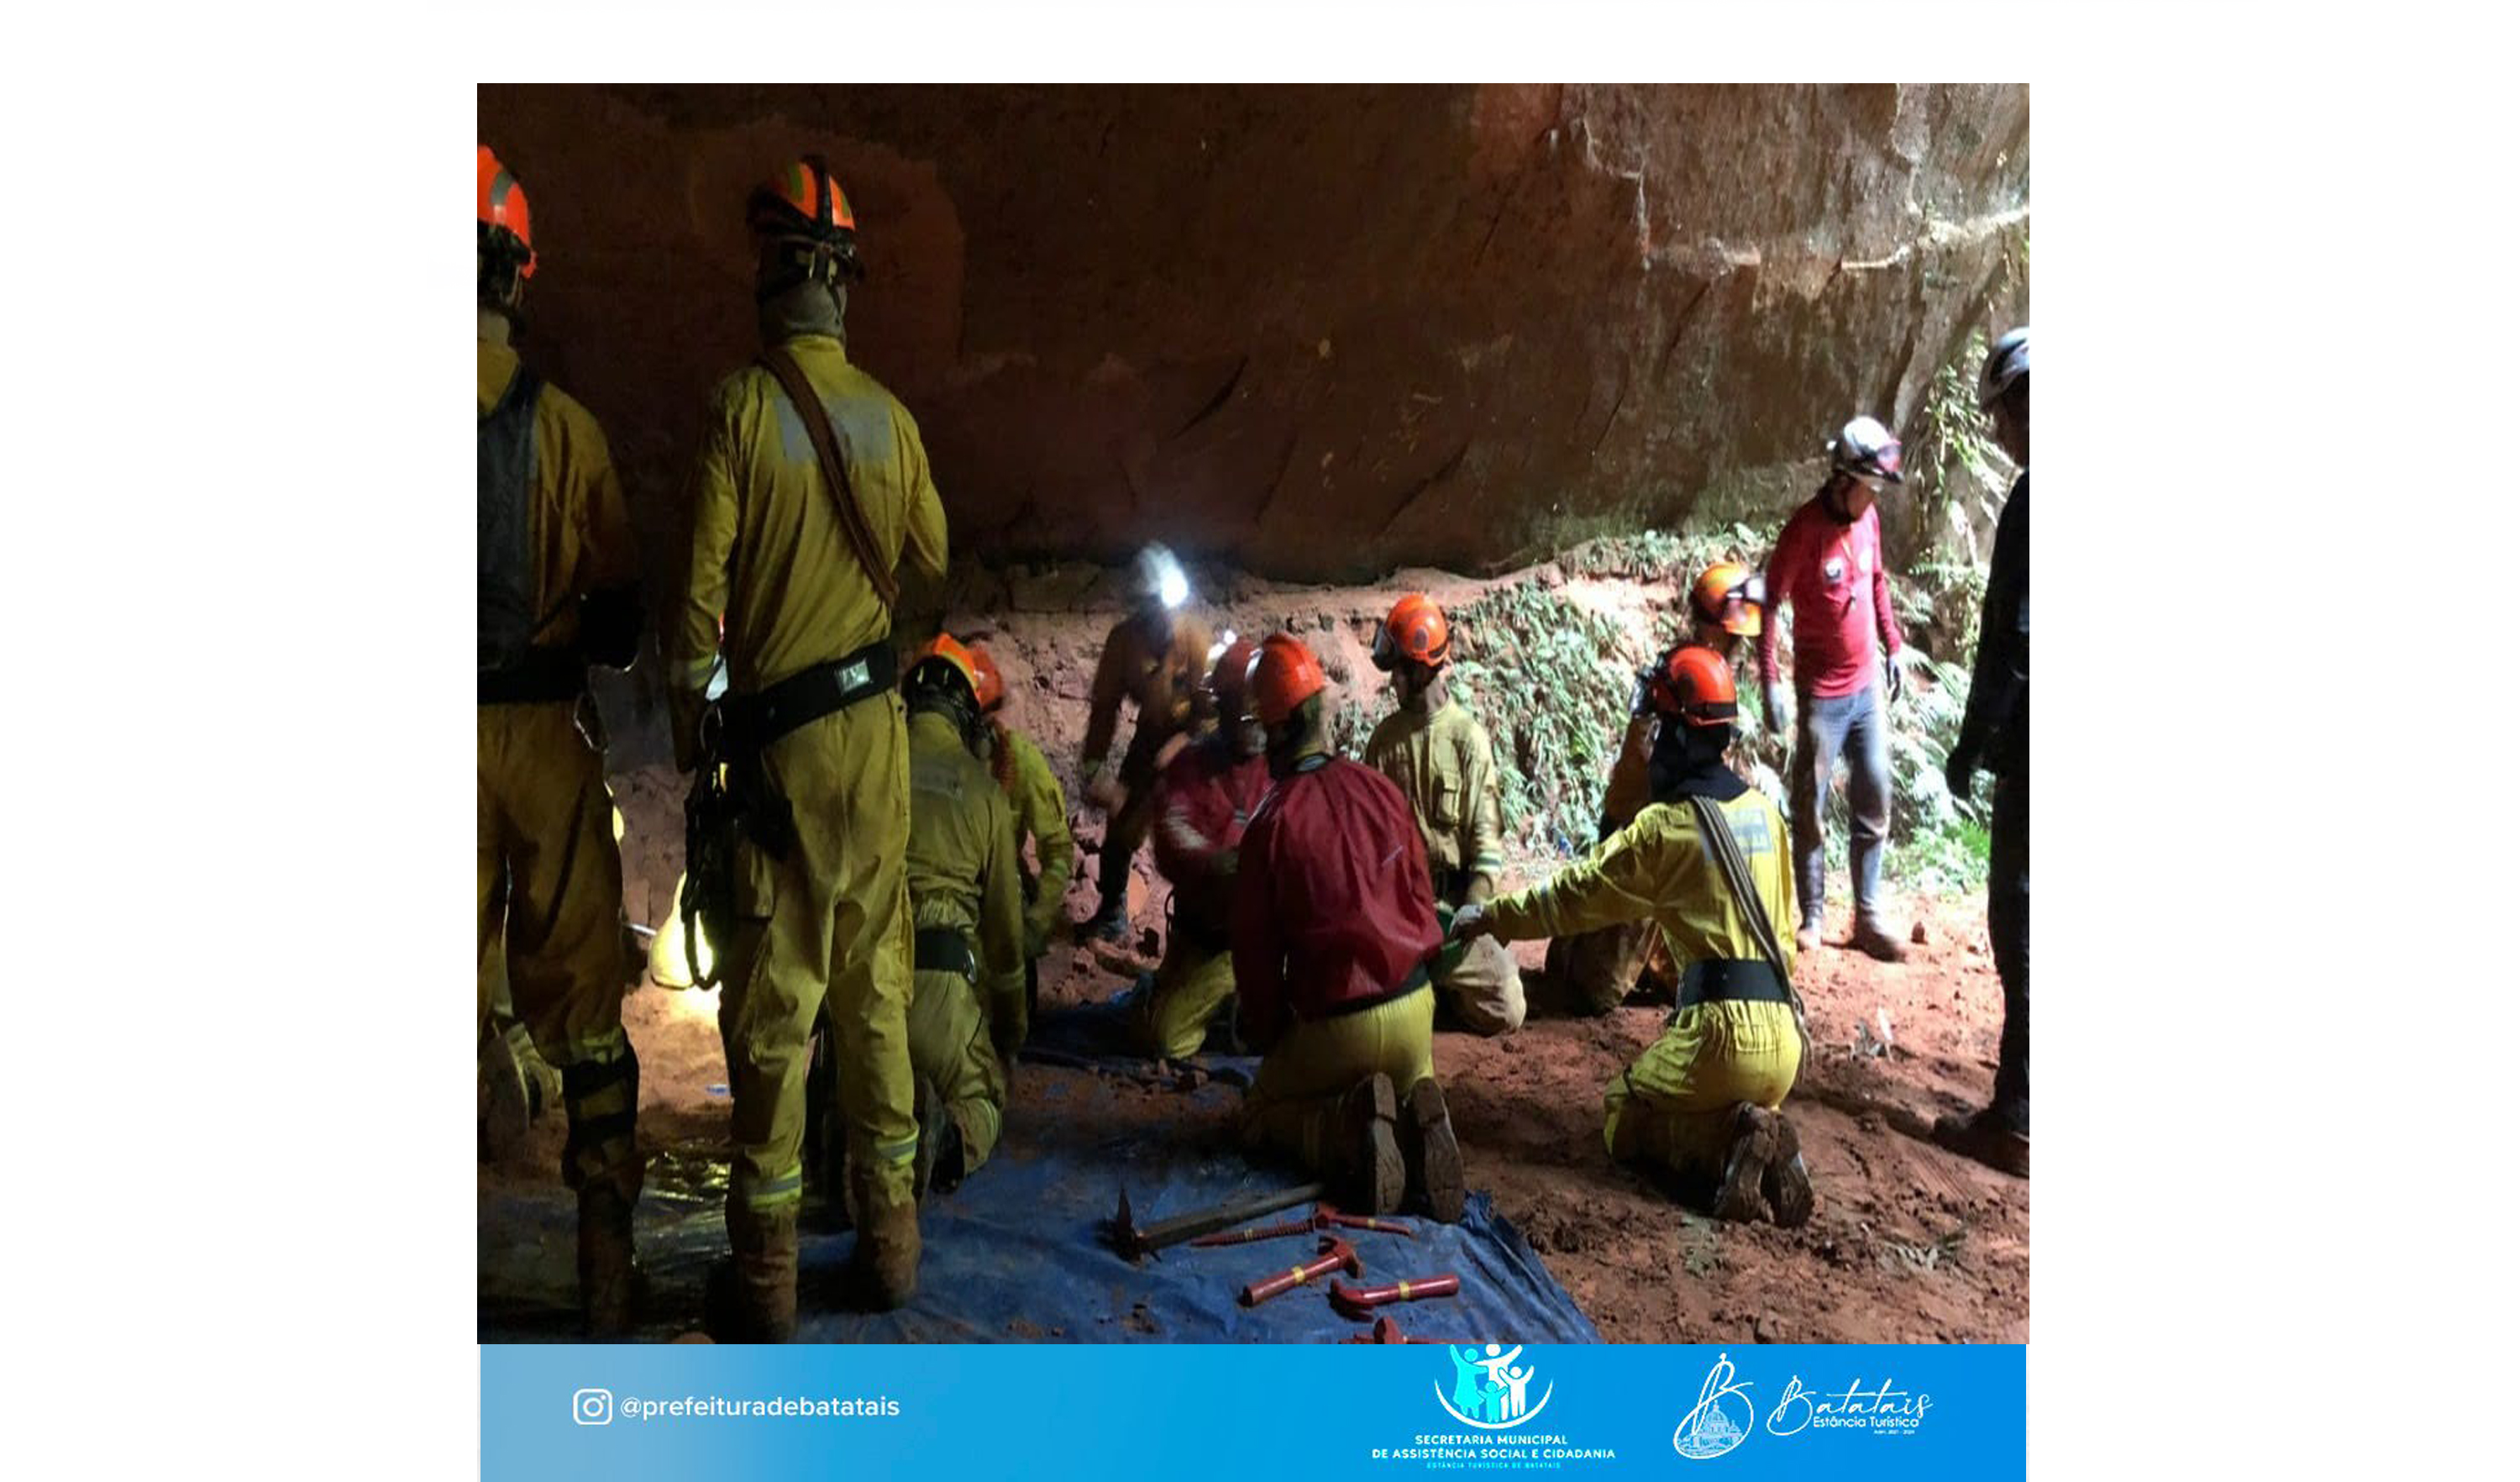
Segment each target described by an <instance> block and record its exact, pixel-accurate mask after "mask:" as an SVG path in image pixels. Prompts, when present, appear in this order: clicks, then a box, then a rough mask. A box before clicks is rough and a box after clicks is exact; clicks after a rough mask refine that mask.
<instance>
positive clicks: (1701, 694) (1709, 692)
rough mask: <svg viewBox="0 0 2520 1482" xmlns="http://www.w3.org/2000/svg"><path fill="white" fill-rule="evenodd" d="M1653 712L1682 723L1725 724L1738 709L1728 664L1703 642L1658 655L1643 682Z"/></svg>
mask: <svg viewBox="0 0 2520 1482" xmlns="http://www.w3.org/2000/svg"><path fill="white" fill-rule="evenodd" d="M1645 699H1646V702H1647V703H1649V704H1651V705H1652V706H1653V708H1654V710H1655V712H1656V713H1658V714H1661V715H1664V716H1667V717H1670V718H1672V719H1675V720H1678V721H1679V722H1680V723H1681V724H1683V725H1685V726H1729V725H1731V724H1733V716H1734V715H1735V714H1736V713H1738V711H1739V708H1740V706H1739V703H1738V701H1737V697H1736V696H1735V695H1734V694H1733V665H1732V662H1731V661H1730V660H1728V659H1727V658H1725V656H1724V655H1723V654H1721V653H1718V652H1716V651H1714V650H1712V649H1710V648H1707V647H1706V646H1705V645H1703V644H1682V645H1681V646H1680V647H1679V648H1676V649H1674V650H1672V651H1670V652H1669V653H1666V654H1664V655H1663V656H1662V662H1661V663H1659V664H1656V665H1655V666H1654V676H1653V679H1652V681H1651V682H1650V683H1648V684H1647V685H1646V686H1645Z"/></svg>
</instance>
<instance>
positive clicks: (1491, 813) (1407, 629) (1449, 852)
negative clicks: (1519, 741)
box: [1365, 592, 1523, 1035]
mask: <svg viewBox="0 0 2520 1482" xmlns="http://www.w3.org/2000/svg"><path fill="white" fill-rule="evenodd" d="M1452 657H1453V635H1452V630H1451V628H1450V627H1449V626H1448V625H1447V624H1446V623H1445V621H1444V611H1443V609H1442V608H1441V607H1438V606H1435V604H1434V603H1433V602H1432V601H1430V600H1429V599H1427V598H1426V597H1425V596H1423V595H1421V594H1419V593H1416V592H1412V593H1410V594H1409V595H1408V596H1406V597H1404V598H1402V599H1400V601H1399V603H1398V605H1396V606H1393V607H1392V609H1391V615H1390V616H1388V617H1386V618H1384V619H1383V621H1382V626H1381V628H1380V629H1378V630H1377V631H1376V632H1375V633H1374V635H1373V666H1374V667H1375V668H1377V669H1380V670H1382V671H1383V672H1384V673H1386V674H1389V675H1390V676H1391V688H1392V690H1393V691H1394V692H1395V693H1396V694H1397V695H1398V696H1399V699H1400V708H1398V709H1397V710H1394V711H1392V712H1391V714H1390V715H1388V716H1386V717H1384V718H1383V721H1382V724H1380V725H1378V726H1376V727H1374V728H1373V738H1372V739H1371V740H1369V741H1367V742H1366V743H1365V764H1366V765H1367V766H1369V767H1372V768H1373V769H1374V770H1375V771H1377V772H1379V773H1381V774H1382V775H1383V776H1385V777H1387V778H1389V779H1391V781H1392V782H1393V783H1394V784H1395V785H1397V786H1399V788H1400V795H1401V796H1403V797H1405V798H1407V799H1408V800H1409V806H1410V809H1411V811H1413V812H1415V813H1416V814H1417V816H1418V834H1419V836H1420V837H1421V838H1422V839H1423V840H1424V842H1425V845H1426V870H1427V874H1428V875H1429V876H1432V877H1433V879H1434V885H1435V901H1436V904H1437V905H1438V906H1440V907H1442V908H1444V910H1445V912H1446V913H1447V914H1449V912H1450V911H1452V910H1453V909H1455V908H1458V907H1461V906H1463V905H1466V904H1469V903H1470V902H1473V901H1484V900H1486V899H1487V898H1488V897H1489V896H1492V895H1494V894H1496V886H1497V876H1499V875H1501V874H1502V873H1504V870H1505V812H1504V807H1503V805H1502V804H1501V803H1499V802H1498V800H1497V772H1496V752H1495V750H1494V748H1493V747H1491V746H1490V745H1489V744H1488V733H1487V728H1486V727H1484V726H1482V725H1480V724H1479V723H1478V722H1477V721H1475V720H1473V719H1471V718H1470V712H1469V711H1467V710H1464V709H1463V708H1462V706H1461V705H1460V703H1459V702H1457V701H1456V700H1455V699H1454V698H1453V695H1452V686H1451V685H1450V684H1449V683H1448V682H1447V681H1446V679H1445V674H1444V670H1445V667H1446V666H1447V665H1448V664H1449V663H1450V662H1451V660H1452ZM1465 945H1466V950H1465V951H1463V952H1462V953H1459V954H1454V953H1447V954H1445V957H1444V960H1443V961H1439V962H1438V963H1437V964H1436V965H1435V967H1434V972H1435V987H1436V990H1437V991H1438V992H1439V993H1440V994H1442V996H1443V1000H1444V1003H1445V1005H1446V1007H1448V1008H1449V1009H1450V1010H1452V1012H1453V1014H1454V1016H1456V1017H1458V1018H1459V1019H1460V1020H1461V1023H1462V1027H1463V1028H1465V1029H1467V1030H1469V1031H1470V1032H1471V1033H1472V1034H1480V1035H1499V1034H1510V1033H1512V1032H1513V1031H1514V1030H1515V1029H1517V1028H1520V1027H1521V1025H1522V1011H1523V1002H1522V969H1521V968H1520V967H1518V966H1515V965H1514V961H1513V954H1512V953H1510V952H1508V951H1507V950H1506V947H1505V944H1504V943H1503V942H1500V941H1498V940H1496V939H1495V938H1494V937H1482V938H1479V939H1478V940H1476V941H1472V942H1469V943H1467V944H1465Z"/></svg>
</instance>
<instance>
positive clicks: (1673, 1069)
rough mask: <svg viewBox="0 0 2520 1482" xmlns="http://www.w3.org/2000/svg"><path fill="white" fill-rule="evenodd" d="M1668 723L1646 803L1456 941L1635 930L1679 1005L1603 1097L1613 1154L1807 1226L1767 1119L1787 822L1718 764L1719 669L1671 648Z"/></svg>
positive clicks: (1743, 1207)
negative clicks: (1665, 946)
mask: <svg viewBox="0 0 2520 1482" xmlns="http://www.w3.org/2000/svg"><path fill="white" fill-rule="evenodd" d="M1652 689H1653V692H1654V704H1655V706H1656V709H1657V711H1658V713H1659V714H1660V716H1661V717H1662V720H1663V722H1664V725H1663V732H1662V738H1661V740H1660V741H1658V742H1657V743H1656V747H1655V758H1654V760H1655V766H1654V775H1655V782H1656V786H1655V800H1654V802H1653V803H1652V804H1651V805H1649V806H1648V807H1646V808H1645V809H1644V811H1643V812H1642V813H1640V814H1638V815H1637V818H1636V821H1635V822H1634V823H1631V824H1630V825H1628V827H1627V828H1625V829H1622V830H1620V831H1618V832H1617V833H1616V834H1614V835H1612V837H1611V838H1610V840H1609V842H1608V843H1607V844H1605V845H1603V846H1602V847H1601V849H1600V850H1599V851H1598V852H1597V853H1595V854H1594V855H1593V856H1592V857H1591V858H1589V859H1585V860H1581V861H1579V862H1577V863H1575V864H1573V865H1569V866H1568V867H1566V868H1565V869H1563V870H1561V871H1559V872H1558V873H1557V874H1556V875H1555V876H1553V877H1552V878H1551V879H1549V880H1547V881H1546V882H1544V883H1541V884H1538V885H1534V886H1532V887H1531V888H1529V889H1527V890H1522V891H1518V892H1516V893H1515V894H1512V895H1508V896H1501V897H1499V898H1498V899H1496V900H1494V901H1491V902H1489V903H1488V904H1487V905H1486V906H1484V907H1479V906H1470V907H1464V908H1463V910H1462V912H1461V913H1460V914H1459V915H1457V916H1456V917H1454V919H1453V933H1454V935H1456V936H1460V937H1471V936H1476V935H1479V934H1481V933H1493V934H1495V935H1497V936H1500V937H1504V938H1506V939H1508V940H1511V939H1514V938H1518V937H1528V936H1549V935H1555V934H1557V933H1560V932H1577V931H1590V930H1595V929H1598V928H1599V927H1602V926H1607V925H1611V924H1613V923H1616V922H1619V921H1634V920H1640V919H1642V920H1646V921H1651V922H1653V924H1654V925H1655V926H1657V927H1659V928H1660V929H1661V932H1662V935H1663V937H1664V939H1665V940H1666V941H1667V942H1668V943H1669V945H1670V948H1671V954H1672V960H1673V962H1675V963H1677V964H1678V965H1679V966H1680V974H1681V978H1680V995H1679V1007H1678V1008H1677V1009H1676V1010H1674V1012H1673V1014H1672V1017H1671V1020H1670V1022H1669V1023H1668V1024H1667V1025H1665V1026H1664V1029H1663V1032H1662V1037H1661V1038H1660V1039H1658V1040H1656V1041H1655V1042H1654V1043H1653V1044H1652V1045H1650V1046H1648V1047H1647V1048H1646V1050H1645V1053H1644V1054H1643V1055H1642V1056H1640V1057H1639V1058H1638V1060H1637V1062H1636V1063H1635V1064H1633V1065H1631V1066H1629V1067H1628V1068H1627V1070H1626V1071H1624V1072H1623V1073H1622V1074H1621V1075H1620V1077H1619V1079H1618V1080H1617V1081H1616V1082H1614V1083H1613V1084H1612V1085H1611V1086H1610V1088H1609V1090H1608V1093H1607V1095H1606V1096H1604V1098H1603V1099H1602V1106H1603V1111H1604V1113H1605V1118H1606V1120H1605V1125H1604V1127H1603V1129H1602V1137H1603V1140H1604V1141H1605V1142H1606V1143H1607V1144H1608V1145H1609V1149H1610V1156H1612V1157H1613V1158H1617V1159H1620V1160H1622V1161H1627V1160H1642V1161H1643V1162H1647V1163H1651V1164H1655V1165H1659V1166H1661V1167H1663V1168H1666V1169H1669V1170H1671V1171H1672V1172H1674V1173H1677V1174H1679V1175H1681V1176H1682V1177H1683V1178H1684V1179H1688V1180H1691V1181H1694V1180H1697V1179H1701V1178H1705V1177H1708V1176H1712V1177H1713V1178H1715V1179H1716V1180H1717V1181H1718V1184H1717V1193H1716V1197H1715V1213H1716V1215H1717V1216H1718V1217H1719V1218H1723V1219H1731V1220H1747V1219H1753V1218H1756V1217H1758V1216H1760V1215H1762V1214H1768V1215H1771V1216H1772V1217H1773V1218H1774V1219H1775V1220H1776V1222H1777V1223H1778V1224H1779V1225H1799V1224H1802V1223H1803V1222H1804V1221H1805V1220H1808V1219H1810V1218H1811V1211H1812V1193H1811V1179H1810V1176H1809V1174H1808V1173H1807V1172H1806V1171H1805V1170H1804V1167H1803V1161H1802V1151H1801V1147H1800V1145H1799V1141H1798V1139H1797V1138H1796V1136H1795V1133H1794V1129H1793V1125H1792V1124H1791V1123H1790V1122H1788V1121H1786V1120H1785V1118H1784V1117H1783V1116H1782V1115H1781V1114H1779V1113H1778V1111H1777V1109H1776V1108H1777V1107H1778V1106H1779V1105H1781V1104H1782V1103H1783V1101H1784V1100H1785V1093H1786V1092H1788V1091H1790V1090H1792V1089H1793V1084H1794V1076H1795V1073H1796V1072H1797V1071H1798V1070H1799V1069H1800V1068H1801V1065H1802V1053H1803V1047H1802V1031H1801V1028H1800V1014H1799V1010H1798V1006H1797V1005H1796V1003H1795V1001H1794V992H1793V986H1792V981H1793V980H1792V973H1793V962H1794V959H1793V949H1792V947H1791V945H1790V942H1789V940H1787V939H1783V938H1781V937H1780V934H1779V931H1780V928H1781V927H1782V925H1783V923H1785V922H1787V921H1791V920H1792V919H1793V904H1794V894H1793V876H1792V873H1791V871H1790V870H1789V869H1788V867H1787V864H1786V858H1785V847H1784V846H1785V823H1784V819H1783V817H1782V816H1781V815H1779V814H1778V812H1777V806H1776V804H1774V803H1772V802H1770V801H1768V799H1767V797H1766V796H1765V795H1764V794H1762V793H1760V792H1758V791H1756V790H1753V789H1752V788H1751V787H1750V786H1748V785H1747V784H1745V783H1743V782H1742V781H1741V780H1740V779H1739V778H1738V777H1735V776H1734V775H1733V771H1732V769H1731V768H1729V767H1727V766H1725V764H1724V751H1725V748H1726V747H1727V746H1729V745H1731V744H1732V741H1733V715H1734V697H1733V668H1732V665H1731V664H1730V663H1729V662H1727V661H1726V660H1725V658H1724V657H1723V655H1721V654H1719V653H1717V652H1715V651H1713V650H1711V649H1701V648H1695V647H1689V648H1684V649H1680V650H1678V651H1675V652H1674V653H1673V654H1672V656H1671V659H1670V661H1669V662H1668V663H1667V664H1665V665H1664V667H1663V670H1662V672H1661V673H1660V674H1659V675H1658V676H1657V677H1656V681H1655V684H1654V685H1653V687H1652Z"/></svg>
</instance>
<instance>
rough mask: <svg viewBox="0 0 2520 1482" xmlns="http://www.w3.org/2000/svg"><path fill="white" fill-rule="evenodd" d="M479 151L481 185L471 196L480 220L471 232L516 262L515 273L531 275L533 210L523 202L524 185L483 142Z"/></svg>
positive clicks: (489, 246) (474, 212)
mask: <svg viewBox="0 0 2520 1482" xmlns="http://www.w3.org/2000/svg"><path fill="white" fill-rule="evenodd" d="M476 148H477V150H478V153H479V155H480V164H481V173H480V185H479V187H478V188H477V189H476V190H475V191H474V193H473V197H472V214H473V216H474V217H475V218H476V219H477V220H478V222H479V223H480V224H479V226H478V227H477V228H476V229H475V232H474V235H475V237H476V238H477V239H478V241H479V244H480V246H481V247H484V248H488V249H492V250H494V251H495V252H496V253H497V254H498V255H500V256H501V257H503V258H504V259H507V260H511V261H515V262H516V263H517V277H519V278H531V277H532V276H534V221H533V213H532V212H531V211H530V210H528V209H527V208H526V205H525V188H524V186H523V185H521V184H520V183H518V181H517V177H516V176H514V175H511V174H509V173H508V168H507V166H506V165H503V164H501V163H500V162H499V157H498V156H496V155H494V154H492V153H490V147H489V146H488V145H486V144H484V145H480V146H477V147H476Z"/></svg>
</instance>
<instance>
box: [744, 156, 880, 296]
mask: <svg viewBox="0 0 2520 1482" xmlns="http://www.w3.org/2000/svg"><path fill="white" fill-rule="evenodd" d="M743 219H744V224H745V225H747V226H749V227H751V228H752V234H753V235H754V236H755V237H758V238H760V239H761V240H762V241H763V242H765V243H772V244H780V245H783V246H785V247H787V249H788V250H787V252H786V253H784V254H783V255H784V256H786V257H787V258H788V259H789V260H788V261H787V263H786V264H785V266H786V268H787V272H786V273H785V274H784V275H783V278H784V280H785V281H786V282H805V281H811V282H815V283H829V282H832V281H834V280H836V279H839V278H846V279H849V280H850V281H851V282H856V281H859V280H862V279H864V278H865V277H866V267H865V265H864V264H862V263H861V262H859V261H858V218H857V213H856V212H854V211H852V210H850V209H849V198H848V197H847V195H846V194H844V193H843V192H842V191H841V190H840V183H839V182H838V181H837V180H834V179H832V167H831V166H830V165H829V164H827V163H825V162H824V160H823V157H822V156H820V155H807V156H804V157H801V158H798V159H792V160H789V161H788V162H787V164H786V165H785V166H783V167H781V168H780V170H779V171H778V172H777V173H775V174H773V175H772V176H771V177H770V178H769V179H768V180H765V181H763V182H762V183H761V184H759V185H757V186H755V187H753V190H752V195H751V196H750V198H749V199H747V200H746V201H745V202H744V207H743ZM782 286H784V283H783V285H782Z"/></svg>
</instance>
